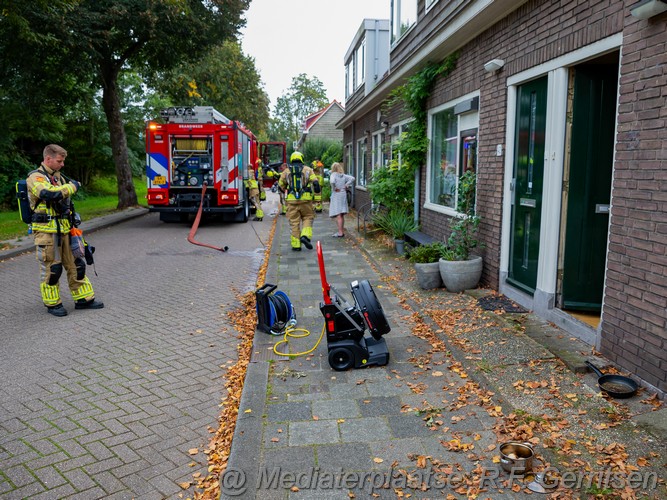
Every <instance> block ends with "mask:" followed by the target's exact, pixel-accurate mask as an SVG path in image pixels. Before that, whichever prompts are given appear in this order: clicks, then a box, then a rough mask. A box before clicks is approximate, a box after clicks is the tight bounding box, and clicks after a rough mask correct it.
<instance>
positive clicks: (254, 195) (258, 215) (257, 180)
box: [245, 164, 264, 221]
mask: <svg viewBox="0 0 667 500" xmlns="http://www.w3.org/2000/svg"><path fill="white" fill-rule="evenodd" d="M261 175H262V174H261V167H260V166H259V164H258V165H257V168H256V169H255V168H253V167H252V165H248V180H247V181H245V187H246V188H248V197H249V199H250V203H252V204H253V205H254V207H255V220H256V221H261V220H262V219H263V218H264V212H263V211H262V204H261V202H260V201H259V192H260V188H259V187H260V186H261V185H262V177H261Z"/></svg>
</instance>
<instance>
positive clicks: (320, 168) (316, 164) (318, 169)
mask: <svg viewBox="0 0 667 500" xmlns="http://www.w3.org/2000/svg"><path fill="white" fill-rule="evenodd" d="M312 166H313V171H314V172H315V175H316V176H317V180H318V182H319V183H320V186H323V185H324V163H322V162H321V161H320V160H319V159H315V160H313V163H312ZM313 200H314V202H315V203H314V204H313V207H314V208H315V211H316V212H317V213H320V212H321V211H322V191H320V192H319V193H316V194H315V195H314V197H313Z"/></svg>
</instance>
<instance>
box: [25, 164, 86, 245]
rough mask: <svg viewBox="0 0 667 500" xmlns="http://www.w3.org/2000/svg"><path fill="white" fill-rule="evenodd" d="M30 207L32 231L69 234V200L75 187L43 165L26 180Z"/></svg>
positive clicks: (74, 191) (58, 173)
mask: <svg viewBox="0 0 667 500" xmlns="http://www.w3.org/2000/svg"><path fill="white" fill-rule="evenodd" d="M26 183H27V186H28V198H29V200H30V207H31V208H32V209H33V210H34V211H35V215H34V216H33V223H32V229H33V231H35V232H42V233H57V232H58V230H59V229H60V233H61V234H66V233H68V232H69V230H70V228H71V225H70V221H69V216H70V213H71V200H70V199H69V198H70V197H71V196H72V195H73V194H74V193H76V189H77V188H76V186H75V185H74V184H72V183H71V182H65V181H64V179H63V178H62V177H61V175H60V172H54V171H53V170H51V169H50V168H48V167H46V166H45V165H43V164H42V165H40V166H39V168H38V169H37V170H35V171H33V172H31V173H30V175H29V176H28V178H27V179H26ZM38 202H39V203H38Z"/></svg>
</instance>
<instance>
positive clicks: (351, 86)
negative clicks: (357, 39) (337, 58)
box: [345, 38, 366, 99]
mask: <svg viewBox="0 0 667 500" xmlns="http://www.w3.org/2000/svg"><path fill="white" fill-rule="evenodd" d="M365 67H366V38H364V39H362V40H361V43H360V44H359V46H358V47H357V48H356V49H355V51H354V52H353V53H352V55H351V56H350V60H349V61H347V63H346V64H345V98H346V99H347V98H348V97H349V96H351V95H352V94H354V92H355V91H356V90H357V89H358V88H359V87H360V86H361V85H363V83H364V79H365V78H364V74H365V72H364V68H365Z"/></svg>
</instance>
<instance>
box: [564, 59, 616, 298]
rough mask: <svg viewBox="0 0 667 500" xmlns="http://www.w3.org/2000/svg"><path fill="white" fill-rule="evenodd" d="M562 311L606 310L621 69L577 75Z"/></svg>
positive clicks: (591, 69) (590, 69)
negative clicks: (604, 290) (617, 101)
mask: <svg viewBox="0 0 667 500" xmlns="http://www.w3.org/2000/svg"><path fill="white" fill-rule="evenodd" d="M573 71H574V72H575V75H574V97H573V99H574V100H573V104H572V133H571V137H570V171H569V182H568V194H567V200H568V201H567V219H566V220H567V224H566V229H565V246H564V259H563V289H562V294H563V297H562V301H563V304H562V307H563V309H577V310H588V311H599V310H600V309H601V307H602V290H603V285H604V273H605V255H606V251H607V232H608V226H609V201H610V196H611V176H612V164H613V153H614V124H615V122H616V120H615V114H616V88H617V73H618V66H617V65H616V64H610V65H602V64H596V65H581V66H577V67H576V68H574V69H573Z"/></svg>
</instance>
